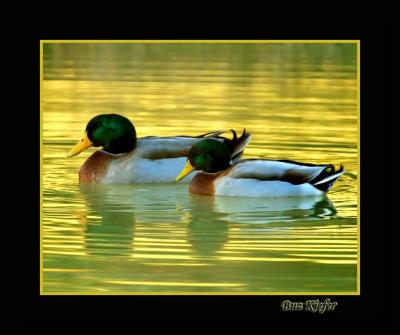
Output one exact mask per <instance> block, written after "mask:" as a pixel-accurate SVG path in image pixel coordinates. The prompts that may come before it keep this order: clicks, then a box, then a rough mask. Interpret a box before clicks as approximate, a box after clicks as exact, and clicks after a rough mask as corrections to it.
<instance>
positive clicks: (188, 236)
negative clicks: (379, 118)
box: [42, 43, 358, 294]
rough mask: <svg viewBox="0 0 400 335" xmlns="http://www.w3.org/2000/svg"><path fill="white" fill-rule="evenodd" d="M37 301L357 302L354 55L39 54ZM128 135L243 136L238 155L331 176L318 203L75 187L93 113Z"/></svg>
mask: <svg viewBox="0 0 400 335" xmlns="http://www.w3.org/2000/svg"><path fill="white" fill-rule="evenodd" d="M43 51H44V52H43V55H44V62H43V67H44V69H43V75H44V81H43V86H42V111H43V171H42V172H43V221H42V241H43V292H44V293H52V292H53V293H54V292H70V293H78V294H79V293H88V292H93V293H98V294H102V293H107V292H108V293H110V292H120V293H135V292H157V293H161V292H178V293H181V292H217V293H218V292H223V293H227V292H236V293H237V292H250V293H252V294H254V293H258V292H264V294H265V293H273V292H333V291H334V292H355V291H356V289H357V229H358V228H357V136H358V135H357V66H356V45H354V44H200V43H199V44H145V43H141V44H45V45H44V50H43ZM101 113H119V114H123V115H125V116H127V117H128V118H130V119H131V120H132V121H133V122H134V124H135V126H136V130H137V133H138V136H139V137H141V136H148V135H180V134H187V135H197V134H199V133H205V132H209V131H212V130H219V129H230V128H234V129H237V130H240V129H242V128H243V127H246V128H247V129H248V130H249V131H251V132H252V133H253V137H252V141H251V143H250V145H249V147H248V148H247V150H246V151H245V155H244V158H254V157H266V158H271V159H291V160H297V161H304V162H309V163H317V164H321V163H333V164H335V165H336V166H338V164H339V163H342V164H343V165H344V167H345V170H346V171H347V172H346V173H345V174H344V175H343V176H342V177H341V178H340V179H339V180H338V181H337V183H336V184H335V185H334V187H333V189H332V190H331V191H330V193H329V194H328V197H325V198H320V199H314V198H305V199H301V198H300V199H299V198H293V199H251V198H236V197H232V198H230V197H206V196H198V195H190V194H189V193H188V186H187V184H186V185H185V184H179V185H177V184H168V185H148V184H140V185H95V186H85V187H82V186H80V185H79V183H78V171H79V168H80V166H81V165H82V163H83V162H84V160H85V159H86V158H87V157H88V156H89V155H90V154H92V153H93V152H94V150H95V149H93V148H92V149H89V150H87V152H83V153H82V154H80V155H79V156H77V157H74V158H69V159H68V158H67V157H66V156H67V153H68V151H69V150H70V148H71V147H72V146H73V145H74V144H75V143H76V142H77V140H79V139H80V138H81V136H82V134H83V131H84V128H85V126H86V123H87V122H88V120H89V119H90V118H91V117H93V116H94V115H96V114H101Z"/></svg>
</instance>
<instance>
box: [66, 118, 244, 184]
mask: <svg viewBox="0 0 400 335" xmlns="http://www.w3.org/2000/svg"><path fill="white" fill-rule="evenodd" d="M223 133H225V131H214V132H211V133H207V134H202V135H199V136H195V137H192V136H170V137H158V136H147V137H141V138H138V139H137V138H136V130H135V127H134V126H133V124H132V123H131V122H130V121H129V120H128V119H127V118H126V117H124V116H122V115H118V114H102V115H97V116H95V117H94V118H92V119H91V120H90V121H89V123H88V124H87V126H86V130H85V134H84V136H83V138H82V139H81V140H80V141H79V142H78V143H77V144H76V145H75V147H73V148H72V149H71V151H70V152H69V154H68V157H72V156H76V155H78V154H79V153H81V152H82V151H83V150H85V149H87V148H89V147H92V146H93V147H101V150H97V151H95V152H94V153H93V154H92V155H91V156H90V157H89V158H88V159H87V160H86V161H85V163H84V164H83V165H82V167H81V169H80V171H79V181H80V182H81V183H173V182H175V177H176V175H177V174H178V172H179V171H180V169H181V167H182V165H183V164H184V162H185V160H186V156H187V154H188V152H189V150H190V148H191V146H192V145H193V144H195V143H196V142H198V141H200V140H202V139H203V138H213V139H214V140H216V141H221V142H222V143H224V145H225V146H227V148H228V149H229V152H230V160H232V162H234V161H237V160H239V159H240V157H241V155H242V153H243V150H244V148H245V147H246V145H247V144H248V143H249V141H250V137H251V136H250V134H249V133H246V131H244V132H243V134H242V135H241V136H240V137H237V135H236V132H235V131H233V130H232V134H233V138H232V139H228V138H226V137H223V136H221V134H223ZM191 177H192V176H188V177H187V178H186V179H185V181H189V180H190V179H191Z"/></svg>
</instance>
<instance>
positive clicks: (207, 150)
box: [176, 138, 231, 181]
mask: <svg viewBox="0 0 400 335" xmlns="http://www.w3.org/2000/svg"><path fill="white" fill-rule="evenodd" d="M230 161H231V153H230V151H229V148H228V147H227V146H226V145H225V144H224V143H221V142H219V141H218V140H213V139H209V138H207V139H204V140H201V141H199V142H197V143H196V144H194V145H193V146H192V148H191V149H190V151H189V154H188V159H187V162H186V166H185V167H184V168H183V170H182V171H181V173H180V174H179V175H178V177H177V178H176V181H179V180H181V179H183V178H184V177H185V176H187V175H188V174H189V173H190V172H192V171H193V170H199V171H205V172H209V173H214V172H218V171H222V170H225V169H226V168H228V167H229V165H230Z"/></svg>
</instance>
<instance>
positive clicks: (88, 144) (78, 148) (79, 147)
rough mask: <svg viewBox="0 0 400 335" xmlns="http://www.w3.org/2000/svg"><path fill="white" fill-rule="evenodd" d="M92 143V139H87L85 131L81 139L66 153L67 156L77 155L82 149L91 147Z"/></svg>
mask: <svg viewBox="0 0 400 335" xmlns="http://www.w3.org/2000/svg"><path fill="white" fill-rule="evenodd" d="M92 145H93V143H92V141H91V140H89V138H88V136H87V133H85V135H83V137H82V139H81V140H80V141H79V142H78V143H77V144H76V145H75V146H74V147H73V148H72V149H71V151H70V152H69V153H68V157H73V156H76V155H79V154H80V153H81V152H82V151H83V150H85V149H87V148H89V147H91V146H92Z"/></svg>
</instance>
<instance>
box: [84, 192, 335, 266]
mask: <svg viewBox="0 0 400 335" xmlns="http://www.w3.org/2000/svg"><path fill="white" fill-rule="evenodd" d="M80 190H81V193H82V195H83V197H84V200H85V202H86V204H87V208H88V213H87V215H86V218H85V221H86V229H85V246H86V249H87V251H88V252H90V253H91V254H96V255H103V256H115V255H120V256H122V255H126V256H129V255H132V254H133V252H134V246H135V241H134V238H135V236H136V237H139V235H140V237H146V238H150V239H151V238H153V236H154V235H152V234H150V235H145V233H144V231H146V229H151V228H157V230H156V232H157V236H156V238H157V239H160V238H161V239H164V238H165V241H166V242H168V241H167V239H168V238H177V237H176V236H173V235H171V234H174V233H173V232H171V231H174V230H176V229H179V228H182V225H181V223H182V222H185V223H186V224H187V225H186V227H185V228H184V236H185V237H186V242H187V243H188V244H189V245H190V246H191V251H192V253H193V254H194V256H197V257H198V256H200V257H201V256H204V257H207V258H209V257H210V256H213V255H216V254H217V253H218V252H219V251H221V250H222V249H223V248H224V246H225V244H226V243H227V242H228V241H229V232H230V227H231V226H232V225H237V226H236V228H239V229H240V227H241V225H243V224H257V223H262V224H265V223H278V224H279V226H280V229H282V224H283V225H284V226H287V227H289V226H290V225H291V223H292V222H299V221H302V220H313V219H314V220H321V219H325V218H329V217H333V216H334V215H335V214H336V210H335V208H334V206H333V204H332V203H331V201H330V200H329V199H328V198H327V197H326V196H323V197H317V198H312V197H310V198H294V197H293V198H279V199H271V198H268V199H265V198H243V197H223V196H221V197H208V196H202V195H196V194H190V195H188V194H187V187H186V186H185V185H178V184H175V185H174V184H172V185H170V184H169V185H147V184H146V185H81V186H80ZM160 224H162V225H160ZM137 227H140V229H139V231H138V230H137ZM135 229H136V233H135ZM253 233H254V234H257V231H254V232H253ZM138 234H139V235H138ZM158 242H160V241H158ZM161 243H162V242H161Z"/></svg>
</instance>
